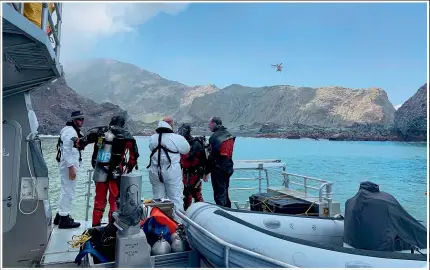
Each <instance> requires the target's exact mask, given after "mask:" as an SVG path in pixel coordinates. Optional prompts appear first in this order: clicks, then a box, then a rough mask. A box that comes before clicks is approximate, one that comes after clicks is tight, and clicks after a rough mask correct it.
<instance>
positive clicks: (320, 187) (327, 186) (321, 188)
mask: <svg viewBox="0 0 430 270" xmlns="http://www.w3.org/2000/svg"><path fill="white" fill-rule="evenodd" d="M282 174H283V176H284V183H283V184H284V186H285V187H286V188H291V187H290V186H291V184H293V185H296V186H300V187H303V189H304V191H303V192H304V193H305V194H306V195H307V194H308V191H309V190H316V191H318V200H319V202H323V200H326V201H331V199H332V195H333V183H332V182H330V181H327V180H323V179H319V178H315V177H310V176H305V175H300V174H294V173H287V172H286V171H283V172H282ZM292 177H296V178H301V179H302V180H303V182H301V183H300V182H296V181H292V180H291V178H292ZM309 182H316V184H314V185H312V184H310V183H309Z"/></svg>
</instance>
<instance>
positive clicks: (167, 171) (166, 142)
mask: <svg viewBox="0 0 430 270" xmlns="http://www.w3.org/2000/svg"><path fill="white" fill-rule="evenodd" d="M158 127H159V128H160V127H163V128H168V129H170V130H172V127H171V126H170V125H169V124H168V123H166V122H165V121H160V122H158ZM161 136H162V137H161V145H162V146H164V147H166V148H167V149H169V150H170V151H173V152H179V153H177V154H175V153H169V152H168V154H169V157H170V160H171V163H169V160H168V158H167V156H166V154H165V152H164V150H163V149H159V150H158V151H161V156H160V165H161V175H162V177H163V181H164V183H162V182H161V181H160V180H159V178H158V169H159V168H158V152H155V153H154V155H153V156H152V158H151V166H150V167H149V168H148V170H149V181H150V182H151V185H152V194H153V199H163V198H167V199H169V200H170V201H172V202H173V204H174V206H175V208H177V209H181V210H184V201H183V190H184V184H183V183H182V169H181V164H180V160H181V156H180V154H182V155H185V154H187V153H188V152H189V151H190V145H189V144H188V142H187V140H186V139H185V138H184V137H183V136H181V135H178V134H175V133H163V134H162V135H161ZM158 137H159V134H158V133H156V134H154V135H152V136H151V138H150V139H149V149H150V150H151V152H152V151H153V150H154V149H155V148H156V147H157V146H158ZM169 165H170V167H169Z"/></svg>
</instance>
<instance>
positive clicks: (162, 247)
mask: <svg viewBox="0 0 430 270" xmlns="http://www.w3.org/2000/svg"><path fill="white" fill-rule="evenodd" d="M171 251H172V249H171V247H170V244H169V242H167V240H166V239H165V238H164V236H163V234H161V235H160V238H159V239H158V241H157V242H155V243H154V245H152V248H151V255H164V254H168V253H170V252H171Z"/></svg>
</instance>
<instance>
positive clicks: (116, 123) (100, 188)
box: [91, 116, 139, 227]
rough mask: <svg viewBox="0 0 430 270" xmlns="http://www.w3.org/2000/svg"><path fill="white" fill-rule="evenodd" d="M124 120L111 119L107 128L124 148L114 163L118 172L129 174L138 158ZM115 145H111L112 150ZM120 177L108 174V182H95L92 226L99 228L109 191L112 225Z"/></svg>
mask: <svg viewBox="0 0 430 270" xmlns="http://www.w3.org/2000/svg"><path fill="white" fill-rule="evenodd" d="M124 125H125V118H124V117H122V116H116V117H112V120H111V122H110V123H109V126H110V128H111V130H112V132H113V133H114V135H115V136H117V137H121V138H123V139H124V142H125V146H124V151H123V153H122V155H121V157H120V158H119V160H117V161H116V163H118V167H119V171H120V172H122V173H129V172H131V171H132V170H133V168H135V167H136V169H137V159H138V157H139V152H138V148H137V145H136V141H135V139H134V138H133V136H132V135H131V134H130V132H129V131H127V130H126V129H125V128H124ZM114 147H115V145H113V148H114ZM98 150H99V149H98V146H97V143H95V144H94V151H93V156H92V160H91V165H92V166H93V168H95V166H96V160H97V153H98ZM127 153H128V160H126V154H127ZM120 181H121V176H119V177H118V178H117V179H113V177H112V174H111V173H109V174H108V180H107V181H106V182H96V194H95V198H94V210H93V219H92V226H93V227H96V226H100V225H101V220H102V218H103V213H104V211H105V208H106V204H107V200H106V197H107V195H108V191H109V215H108V218H109V223H113V218H112V214H113V212H115V211H117V204H116V200H117V198H118V197H119V186H120Z"/></svg>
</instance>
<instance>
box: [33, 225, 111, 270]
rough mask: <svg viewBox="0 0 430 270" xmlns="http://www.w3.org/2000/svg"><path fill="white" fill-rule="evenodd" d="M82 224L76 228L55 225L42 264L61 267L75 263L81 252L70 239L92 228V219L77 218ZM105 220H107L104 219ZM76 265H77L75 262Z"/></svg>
mask: <svg viewBox="0 0 430 270" xmlns="http://www.w3.org/2000/svg"><path fill="white" fill-rule="evenodd" d="M76 222H80V223H81V226H80V227H79V228H74V229H59V228H58V226H54V229H53V230H52V234H51V237H50V238H49V242H48V246H47V247H46V251H45V254H44V258H42V262H41V265H42V266H44V265H46V266H55V265H59V266H57V267H61V265H64V264H70V263H72V264H74V261H75V258H76V256H77V255H78V253H79V248H72V247H71V246H70V244H69V243H67V242H68V241H71V240H72V237H73V236H74V235H81V234H82V233H83V232H84V231H85V230H86V229H88V228H91V221H84V220H76ZM103 222H106V221H105V220H103ZM75 267H77V265H76V264H75Z"/></svg>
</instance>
